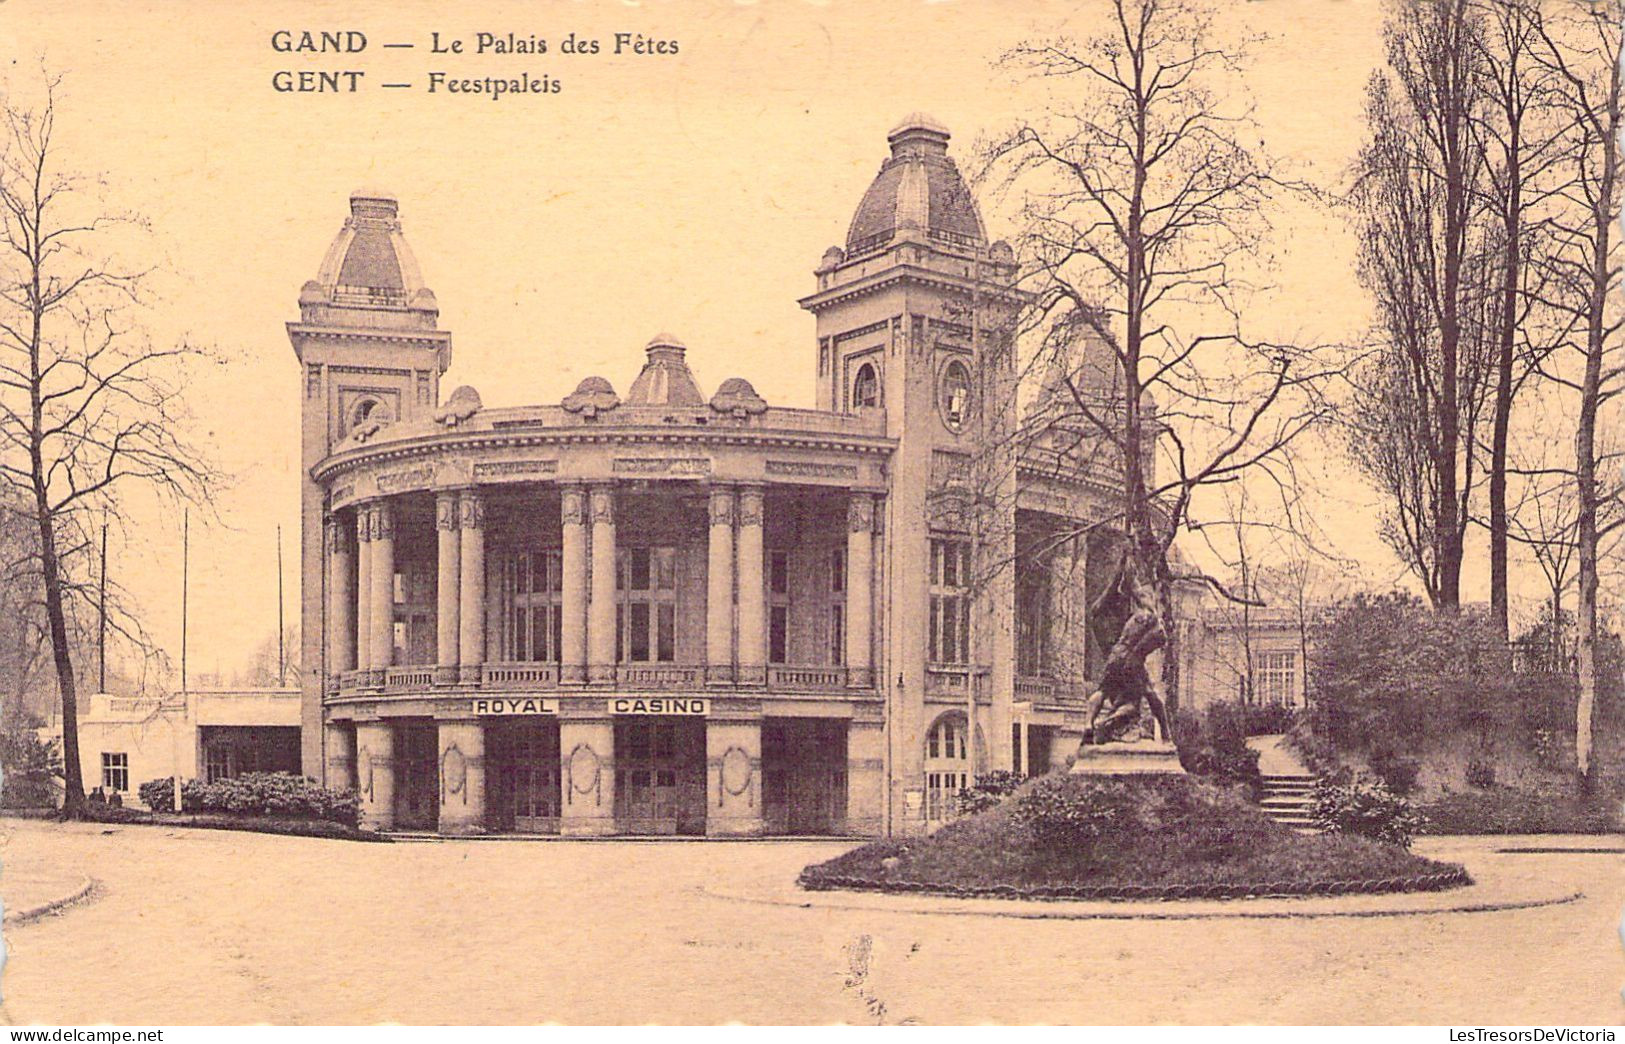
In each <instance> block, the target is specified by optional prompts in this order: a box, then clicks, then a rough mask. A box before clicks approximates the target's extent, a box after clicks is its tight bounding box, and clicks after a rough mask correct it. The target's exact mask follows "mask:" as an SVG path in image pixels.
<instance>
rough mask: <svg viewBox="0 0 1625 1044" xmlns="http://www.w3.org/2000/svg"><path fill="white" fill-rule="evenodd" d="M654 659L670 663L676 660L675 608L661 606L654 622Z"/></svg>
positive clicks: (673, 606)
mask: <svg viewBox="0 0 1625 1044" xmlns="http://www.w3.org/2000/svg"><path fill="white" fill-rule="evenodd" d="M655 630H656V635H655V659H657V660H659V661H660V662H661V663H670V662H671V661H672V660H674V659H676V658H677V607H676V606H675V605H661V606H660V607H659V619H658V620H657V621H656V626H655Z"/></svg>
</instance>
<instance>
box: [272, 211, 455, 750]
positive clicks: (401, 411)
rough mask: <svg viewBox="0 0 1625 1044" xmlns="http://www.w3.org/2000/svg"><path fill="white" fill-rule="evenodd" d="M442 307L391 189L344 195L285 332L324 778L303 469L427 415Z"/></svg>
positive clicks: (319, 565) (312, 695)
mask: <svg viewBox="0 0 1625 1044" xmlns="http://www.w3.org/2000/svg"><path fill="white" fill-rule="evenodd" d="M439 318H440V308H439V305H438V304H436V302H435V297H434V293H433V292H432V291H430V290H429V289H428V288H427V287H426V286H424V285H423V276H422V275H421V274H420V273H419V271H418V265H417V260H416V258H414V257H413V256H412V251H411V248H410V247H408V246H407V245H406V240H405V239H404V238H403V237H402V235H401V223H400V220H399V217H398V213H397V205H396V202H395V197H394V196H392V195H390V194H389V193H387V192H377V191H370V190H362V191H358V192H355V193H353V194H351V196H350V216H349V217H348V218H346V219H345V221H344V227H343V228H341V229H340V230H339V234H338V236H337V237H336V238H334V240H333V244H332V246H330V247H328V250H327V256H326V257H325V258H324V259H323V260H322V264H321V268H320V270H319V271H318V272H317V275H316V278H315V279H313V280H311V281H309V282H307V283H306V284H305V285H304V287H303V288H302V289H301V290H300V291H299V319H298V321H297V322H291V323H289V324H288V339H289V340H290V341H291V342H292V343H293V351H294V354H295V355H297V356H298V357H299V362H300V365H301V369H302V371H303V372H302V374H301V377H300V380H301V382H302V385H303V388H304V394H303V396H302V399H303V404H304V405H303V408H302V410H301V425H300V427H301V431H300V437H301V452H300V464H301V468H302V472H303V479H302V484H301V485H302V488H301V497H300V511H301V522H302V525H301V531H302V536H301V548H300V558H301V583H300V591H301V595H300V598H301V617H300V618H301V621H302V627H301V636H302V637H301V650H302V654H303V659H302V661H301V662H302V663H303V664H304V667H305V670H304V672H303V675H304V682H303V685H304V697H303V702H302V708H303V710H302V715H301V718H302V722H301V723H302V728H301V737H302V742H303V757H302V760H303V763H304V772H305V774H306V775H309V776H315V777H316V778H318V779H319V778H321V771H322V749H321V748H322V728H321V698H322V686H323V679H324V677H325V676H326V675H327V674H328V673H330V672H331V671H334V670H336V669H337V668H336V667H334V666H333V665H328V664H324V663H323V662H322V650H323V641H322V636H323V619H324V616H323V606H324V600H325V597H326V594H327V592H326V591H325V585H324V584H323V575H324V572H325V570H324V569H323V538H324V537H323V534H324V526H325V524H326V522H327V521H328V519H327V503H326V496H325V493H324V491H323V490H322V488H321V487H320V486H318V485H317V484H316V483H315V482H314V481H313V480H312V479H311V477H310V472H311V468H313V467H314V466H315V465H316V464H317V463H319V462H320V461H322V460H323V459H325V458H326V457H328V456H330V455H331V454H332V453H333V452H334V450H335V449H336V448H337V447H339V446H340V444H341V443H343V442H344V440H345V439H347V438H349V437H350V436H351V435H352V433H354V432H356V431H357V429H359V428H363V427H365V428H367V429H368V430H369V431H375V430H377V429H378V428H379V427H381V426H384V425H388V424H392V423H395V422H397V421H402V420H412V419H415V418H417V417H420V416H428V415H431V414H432V413H433V411H434V409H435V405H436V403H438V402H439V395H440V376H441V374H443V373H445V372H446V367H447V366H449V365H450V364H451V334H450V333H449V332H447V331H445V330H442V329H440V327H439Z"/></svg>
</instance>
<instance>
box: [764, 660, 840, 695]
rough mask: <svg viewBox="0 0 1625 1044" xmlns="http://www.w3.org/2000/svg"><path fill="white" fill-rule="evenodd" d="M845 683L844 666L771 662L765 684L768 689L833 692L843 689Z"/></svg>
mask: <svg viewBox="0 0 1625 1044" xmlns="http://www.w3.org/2000/svg"><path fill="white" fill-rule="evenodd" d="M846 685H847V673H846V668H845V667H790V666H786V665H784V664H772V665H770V666H769V667H768V668H767V686H768V688H770V689H789V690H799V691H804V692H835V691H839V690H841V689H845V688H846Z"/></svg>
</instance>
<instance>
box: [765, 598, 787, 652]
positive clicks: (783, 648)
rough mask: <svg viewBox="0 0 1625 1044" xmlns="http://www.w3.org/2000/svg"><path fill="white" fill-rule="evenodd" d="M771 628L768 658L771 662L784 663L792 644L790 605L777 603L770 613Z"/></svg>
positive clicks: (769, 630) (769, 631)
mask: <svg viewBox="0 0 1625 1044" xmlns="http://www.w3.org/2000/svg"><path fill="white" fill-rule="evenodd" d="M768 621H769V629H768V641H767V659H768V662H769V663H784V662H785V661H786V659H787V658H788V648H789V644H790V607H789V606H787V605H775V606H773V607H772V609H771V610H770V611H769V613H768Z"/></svg>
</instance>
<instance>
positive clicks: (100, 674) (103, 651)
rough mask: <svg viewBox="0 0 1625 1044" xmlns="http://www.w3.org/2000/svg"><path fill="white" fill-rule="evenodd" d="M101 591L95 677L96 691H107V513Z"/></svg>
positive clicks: (104, 520) (98, 609)
mask: <svg viewBox="0 0 1625 1044" xmlns="http://www.w3.org/2000/svg"><path fill="white" fill-rule="evenodd" d="M100 587H101V592H100V594H99V595H98V597H97V599H96V602H97V605H96V615H97V617H98V622H97V631H96V659H97V661H98V665H97V678H98V681H97V683H96V691H97V692H106V691H107V515H106V514H105V513H104V514H103V515H102V567H101V576H100Z"/></svg>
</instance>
